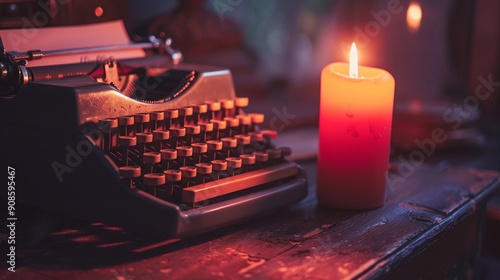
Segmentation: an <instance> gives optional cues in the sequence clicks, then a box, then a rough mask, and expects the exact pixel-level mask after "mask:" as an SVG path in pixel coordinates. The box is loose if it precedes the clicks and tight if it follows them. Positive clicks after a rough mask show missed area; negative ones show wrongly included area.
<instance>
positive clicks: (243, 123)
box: [236, 115, 252, 134]
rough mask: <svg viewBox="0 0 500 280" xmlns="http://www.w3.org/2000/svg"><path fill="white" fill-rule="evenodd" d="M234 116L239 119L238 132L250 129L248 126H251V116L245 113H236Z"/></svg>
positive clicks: (241, 132) (245, 131)
mask: <svg viewBox="0 0 500 280" xmlns="http://www.w3.org/2000/svg"><path fill="white" fill-rule="evenodd" d="M236 118H237V119H239V120H240V125H239V128H238V133H240V134H245V133H247V132H248V131H250V128H251V126H252V117H250V116H247V115H236Z"/></svg>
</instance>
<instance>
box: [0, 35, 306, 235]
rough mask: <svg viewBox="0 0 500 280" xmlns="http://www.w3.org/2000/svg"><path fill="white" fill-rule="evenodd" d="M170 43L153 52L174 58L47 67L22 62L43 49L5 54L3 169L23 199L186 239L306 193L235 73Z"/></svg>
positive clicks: (0, 95)
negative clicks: (187, 57)
mask: <svg viewBox="0 0 500 280" xmlns="http://www.w3.org/2000/svg"><path fill="white" fill-rule="evenodd" d="M168 43H169V42H167V44H157V42H156V43H152V44H151V45H152V46H154V47H156V48H163V49H164V50H166V53H167V54H170V55H171V56H172V59H170V58H169V57H168V56H166V55H151V56H148V57H141V58H132V59H123V60H108V61H101V62H99V63H96V62H92V63H75V64H64V65H50V66H39V67H27V66H25V63H23V59H36V58H40V57H43V55H47V54H43V52H41V51H31V52H28V53H26V54H17V53H9V52H6V51H5V50H3V51H2V54H1V58H0V63H1V64H0V68H1V73H0V74H1V76H0V116H1V117H0V129H1V131H2V137H1V140H0V141H1V143H0V147H1V149H2V152H1V154H2V157H1V161H2V165H3V166H4V167H5V166H11V167H13V168H15V170H16V199H17V201H18V202H20V203H26V204H29V205H31V206H35V207H39V208H43V209H46V210H49V211H54V212H59V213H63V214H66V215H70V216H73V217H77V218H81V219H85V220H89V221H100V222H105V223H108V224H112V225H118V226H121V227H123V228H125V229H130V230H134V231H139V232H142V233H145V234H154V235H162V236H184V235H190V234H196V233H200V232H203V231H207V230H212V229H215V228H219V227H222V226H227V225H230V224H233V223H236V222H239V221H241V220H244V219H247V218H249V217H253V216H256V215H262V214H264V213H268V212H269V211H273V210H277V209H279V208H282V207H285V206H286V205H289V204H291V203H295V202H297V201H299V200H300V199H302V198H304V197H305V196H306V194H307V180H306V177H305V173H304V171H303V170H302V169H301V168H300V166H298V165H296V164H295V163H293V162H291V161H289V160H287V159H286V157H287V155H289V154H290V150H289V149H287V148H277V147H274V146H273V144H272V139H273V138H274V137H275V136H276V132H274V131H271V130H261V129H259V126H260V125H262V124H263V123H264V119H263V115H262V114H248V113H245V112H244V109H245V107H246V106H247V105H248V102H249V101H248V99H247V98H241V97H240V98H238V97H236V96H235V93H234V89H233V84H232V78H231V73H230V72H229V70H227V69H221V68H217V67H209V66H200V65H190V64H184V63H179V58H180V56H179V55H180V53H179V52H172V49H171V48H170V44H168ZM136 46H137V45H136ZM140 46H143V45H140ZM71 51H74V50H71ZM62 53H64V52H62Z"/></svg>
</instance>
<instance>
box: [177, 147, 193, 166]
mask: <svg viewBox="0 0 500 280" xmlns="http://www.w3.org/2000/svg"><path fill="white" fill-rule="evenodd" d="M176 150H177V155H178V156H179V159H180V160H179V165H180V166H186V162H187V160H188V158H189V157H191V156H193V148H192V147H191V146H179V147H177V148H176Z"/></svg>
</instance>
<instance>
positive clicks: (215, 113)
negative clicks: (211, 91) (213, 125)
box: [205, 100, 221, 120]
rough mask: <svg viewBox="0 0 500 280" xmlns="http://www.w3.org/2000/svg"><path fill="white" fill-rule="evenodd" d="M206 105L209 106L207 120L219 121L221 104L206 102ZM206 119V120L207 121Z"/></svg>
mask: <svg viewBox="0 0 500 280" xmlns="http://www.w3.org/2000/svg"><path fill="white" fill-rule="evenodd" d="M205 104H207V107H208V111H207V119H208V120H210V119H217V118H218V117H219V112H220V108H221V104H220V102H218V101H210V100H209V101H205ZM207 119H205V120H207Z"/></svg>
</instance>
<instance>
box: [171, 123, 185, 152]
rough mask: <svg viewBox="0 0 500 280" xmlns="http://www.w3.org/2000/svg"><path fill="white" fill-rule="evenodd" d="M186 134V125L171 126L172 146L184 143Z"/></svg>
mask: <svg viewBox="0 0 500 280" xmlns="http://www.w3.org/2000/svg"><path fill="white" fill-rule="evenodd" d="M184 136H186V129H185V128H184V127H170V145H171V147H172V148H175V147H177V145H181V144H182V139H183V138H184Z"/></svg>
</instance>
